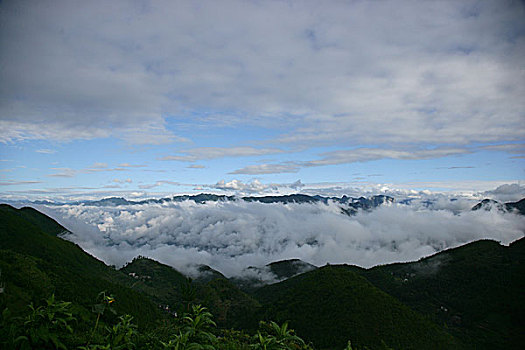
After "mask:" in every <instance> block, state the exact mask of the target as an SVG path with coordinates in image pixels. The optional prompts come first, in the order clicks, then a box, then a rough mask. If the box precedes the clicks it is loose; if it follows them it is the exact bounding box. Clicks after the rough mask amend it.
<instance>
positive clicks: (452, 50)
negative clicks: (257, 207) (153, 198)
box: [0, 0, 525, 173]
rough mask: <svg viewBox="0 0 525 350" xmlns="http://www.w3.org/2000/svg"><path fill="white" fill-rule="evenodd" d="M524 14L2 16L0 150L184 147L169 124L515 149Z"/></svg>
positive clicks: (308, 11)
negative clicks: (47, 143)
mask: <svg viewBox="0 0 525 350" xmlns="http://www.w3.org/2000/svg"><path fill="white" fill-rule="evenodd" d="M523 8H524V7H523V3H522V2H520V1H488V2H482V3H480V2H478V1H474V0H467V1H460V2H457V1H451V2H426V1H421V2H417V3H414V2H413V1H404V0H401V1H395V2H383V1H382V2H372V3H368V2H354V1H352V2H331V3H330V4H329V5H326V6H319V4H318V3H316V2H309V1H279V2H277V1H272V2H245V1H233V0H232V1H228V0H227V1H221V2H213V1H212V2H206V3H203V4H200V5H199V6H195V3H194V1H189V0H188V1H177V2H176V3H174V2H169V1H161V2H141V3H140V4H139V3H134V2H131V3H129V2H119V1H116V2H114V3H112V4H111V5H108V4H107V3H106V2H105V1H89V2H86V1H77V2H75V1H74V2H70V1H57V2H53V3H52V4H43V3H40V2H24V1H11V2H4V3H3V4H2V12H1V13H0V21H1V22H2V24H3V26H2V31H1V32H0V43H1V45H2V49H3V50H2V53H3V54H2V57H1V58H0V59H1V62H0V64H1V66H2V67H3V69H2V71H1V72H0V96H1V98H0V106H1V107H0V142H16V141H18V140H25V139H49V140H59V141H65V140H72V139H93V138H104V137H117V138H120V139H122V140H124V141H126V142H128V143H133V144H151V143H153V144H165V143H171V142H177V141H184V138H183V137H181V136H180V135H176V134H175V133H174V131H173V128H174V127H173V125H171V124H170V123H171V121H176V122H177V125H178V126H182V127H188V128H196V127H198V126H204V127H206V128H212V127H214V126H221V125H228V126H233V127H238V126H245V125H249V126H253V125H256V126H259V125H265V126H267V127H270V128H273V129H275V130H277V134H281V135H279V136H277V137H276V138H275V141H276V142H279V143H285V144H293V145H295V146H297V145H307V146H308V147H311V146H312V145H314V144H316V143H321V144H329V145H333V144H343V145H344V146H352V147H355V146H356V145H359V144H366V145H377V144H378V143H381V144H384V145H386V144H388V145H404V146H407V145H414V147H415V148H416V149H417V148H419V147H420V146H421V145H451V144H453V145H458V147H463V146H465V145H467V146H468V145H472V144H476V143H479V142H481V143H497V142H508V141H517V140H521V139H522V138H523V127H522V125H523V121H524V115H523V110H524V107H525V102H523V98H522V97H523V96H524V95H525V83H524V81H523V79H522V77H521V75H520V74H516V72H520V71H521V70H522V60H523V52H524V48H525V41H524V40H523V33H524V31H523V26H524V25H523V11H524V10H523ZM210 28H213V30H209V29H210ZM177 130H179V129H177ZM192 156H193V157H198V155H192V154H186V155H181V156H173V157H192ZM289 170H290V168H288V171H289ZM247 171H252V173H253V169H248V170H247Z"/></svg>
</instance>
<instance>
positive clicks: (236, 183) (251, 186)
mask: <svg viewBox="0 0 525 350" xmlns="http://www.w3.org/2000/svg"><path fill="white" fill-rule="evenodd" d="M213 188H215V189H219V190H226V191H235V192H240V193H261V192H263V191H264V190H266V189H267V188H268V186H267V185H263V184H262V183H261V182H260V181H259V180H257V179H256V180H253V181H251V182H249V183H244V182H242V181H240V180H232V181H229V182H225V181H224V180H220V181H219V182H217V183H216V184H215V186H213Z"/></svg>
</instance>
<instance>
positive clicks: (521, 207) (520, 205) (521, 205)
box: [505, 198, 525, 215]
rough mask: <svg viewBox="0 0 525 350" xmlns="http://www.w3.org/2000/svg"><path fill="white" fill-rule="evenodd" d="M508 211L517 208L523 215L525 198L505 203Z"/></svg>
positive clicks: (524, 212)
mask: <svg viewBox="0 0 525 350" xmlns="http://www.w3.org/2000/svg"><path fill="white" fill-rule="evenodd" d="M505 207H506V208H507V210H508V211H512V210H516V211H517V212H518V213H520V214H521V215H525V198H523V199H522V200H520V201H518V202H511V203H505Z"/></svg>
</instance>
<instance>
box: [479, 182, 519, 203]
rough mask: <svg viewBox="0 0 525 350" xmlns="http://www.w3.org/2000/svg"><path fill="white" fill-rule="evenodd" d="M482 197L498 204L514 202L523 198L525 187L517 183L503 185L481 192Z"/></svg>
mask: <svg viewBox="0 0 525 350" xmlns="http://www.w3.org/2000/svg"><path fill="white" fill-rule="evenodd" d="M482 195H483V196H485V197H488V198H491V199H495V200H498V201H500V202H516V201H519V200H521V199H523V198H525V186H523V185H521V184H518V183H514V184H503V185H501V186H498V187H497V188H496V189H494V190H492V191H485V192H483V193H482Z"/></svg>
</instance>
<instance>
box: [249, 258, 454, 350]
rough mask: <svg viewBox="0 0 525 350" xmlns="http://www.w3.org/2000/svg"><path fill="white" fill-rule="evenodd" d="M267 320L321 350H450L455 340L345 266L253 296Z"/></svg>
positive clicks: (321, 270) (310, 274)
mask: <svg viewBox="0 0 525 350" xmlns="http://www.w3.org/2000/svg"><path fill="white" fill-rule="evenodd" d="M255 296H256V298H257V299H258V300H259V301H260V302H261V303H262V304H263V307H264V309H265V317H266V318H268V319H274V320H276V321H278V322H283V321H286V320H289V321H290V326H291V327H292V328H294V329H295V330H296V331H297V334H298V335H299V336H301V337H303V338H304V339H306V340H309V341H311V342H313V343H314V344H315V345H316V346H317V347H319V348H327V349H334V348H342V347H344V345H345V344H346V341H347V340H348V339H351V340H352V344H354V345H357V346H359V347H364V346H367V347H369V348H371V349H381V348H385V345H386V346H388V347H390V348H394V349H454V348H457V347H458V344H457V342H456V341H455V339H454V338H453V337H452V336H450V335H449V334H447V333H446V332H445V331H443V330H441V329H440V328H438V327H437V326H436V325H434V324H433V323H431V322H430V321H428V320H426V319H425V318H424V317H422V316H421V315H419V314H417V313H416V312H414V311H412V310H410V309H409V308H408V307H407V306H405V305H403V304H401V303H400V302H399V301H397V300H396V299H394V298H393V297H391V296H389V295H387V294H386V293H384V292H383V291H381V290H380V289H378V288H376V287H374V286H373V285H372V284H371V283H369V282H368V281H367V280H366V279H365V278H363V277H361V276H359V275H358V274H356V273H354V272H352V271H350V270H349V269H348V268H346V267H345V266H325V267H321V268H319V269H317V270H314V271H310V272H307V273H304V274H302V275H299V276H296V277H293V278H290V279H288V280H286V281H283V282H280V283H276V284H273V285H269V286H265V287H263V288H261V289H259V290H258V291H257V292H256V293H255Z"/></svg>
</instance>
